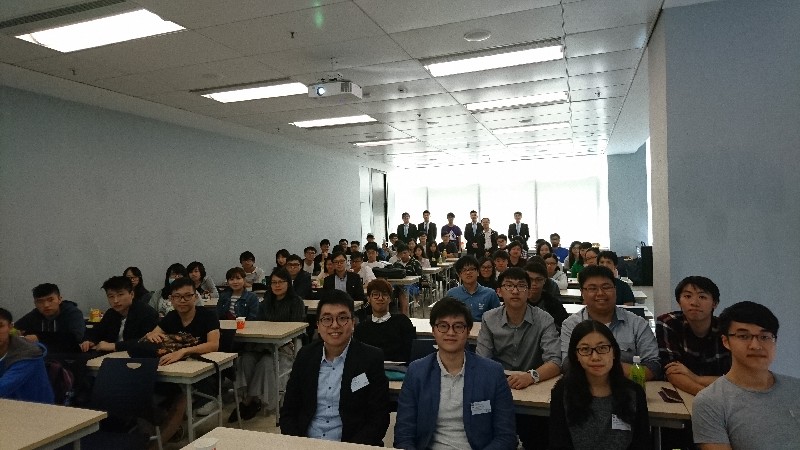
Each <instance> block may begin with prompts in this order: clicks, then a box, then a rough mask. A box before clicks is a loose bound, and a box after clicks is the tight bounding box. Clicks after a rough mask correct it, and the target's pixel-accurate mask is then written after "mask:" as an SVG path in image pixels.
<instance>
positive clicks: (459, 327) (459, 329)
mask: <svg viewBox="0 0 800 450" xmlns="http://www.w3.org/2000/svg"><path fill="white" fill-rule="evenodd" d="M434 328H436V331H438V332H439V333H442V334H445V333H447V332H448V331H450V328H452V329H453V332H455V333H456V334H461V333H463V332H464V330H466V329H467V324H465V323H463V322H456V323H454V324H452V325H451V324H449V323H447V322H439V323H437V324H436V325H434Z"/></svg>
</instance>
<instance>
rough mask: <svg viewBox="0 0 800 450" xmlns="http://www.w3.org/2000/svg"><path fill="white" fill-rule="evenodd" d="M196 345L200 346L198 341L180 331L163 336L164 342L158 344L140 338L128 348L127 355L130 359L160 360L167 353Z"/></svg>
mask: <svg viewBox="0 0 800 450" xmlns="http://www.w3.org/2000/svg"><path fill="white" fill-rule="evenodd" d="M196 345H200V339H198V338H196V337H194V336H192V335H191V334H189V333H186V332H183V331H181V332H180V333H176V334H167V335H164V340H162V341H161V342H159V343H155V342H150V341H148V340H147V338H145V337H142V338H141V339H139V341H138V342H136V343H135V344H132V345H130V346H129V347H128V355H130V357H131V358H160V357H162V356H164V355H166V354H167V353H172V352H174V351H176V350H180V349H182V348H187V347H194V346H196Z"/></svg>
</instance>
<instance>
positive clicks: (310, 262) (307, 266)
mask: <svg viewBox="0 0 800 450" xmlns="http://www.w3.org/2000/svg"><path fill="white" fill-rule="evenodd" d="M303 255H304V256H305V258H303V272H307V273H308V274H309V275H316V274H317V273H319V272H318V271H317V270H316V269H317V267H319V266H317V264H316V262H314V258H316V257H317V249H316V248H314V247H312V246H308V247H306V248H304V249H303Z"/></svg>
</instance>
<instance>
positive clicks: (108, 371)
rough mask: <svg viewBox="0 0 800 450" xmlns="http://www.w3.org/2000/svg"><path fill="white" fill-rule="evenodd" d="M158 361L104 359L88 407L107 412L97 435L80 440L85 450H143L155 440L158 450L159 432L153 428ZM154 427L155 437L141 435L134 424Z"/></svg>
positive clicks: (158, 429) (159, 443) (159, 445)
mask: <svg viewBox="0 0 800 450" xmlns="http://www.w3.org/2000/svg"><path fill="white" fill-rule="evenodd" d="M157 370H158V358H106V359H104V360H103V363H102V364H101V365H100V370H99V371H98V373H97V377H96V378H95V382H94V386H93V388H92V396H91V400H90V401H89V405H88V407H89V408H90V409H97V410H101V411H106V412H107V413H108V418H106V419H104V420H103V422H101V424H100V431H97V432H95V433H92V434H90V435H89V436H86V437H84V438H83V439H82V440H81V446H82V448H84V449H93V448H96V449H109V448H113V449H114V450H125V449H143V448H145V446H146V445H147V442H148V441H152V440H155V441H156V442H157V443H158V448H159V450H161V448H162V447H161V429H160V428H159V427H158V425H156V423H155V422H156V421H155V410H154V407H153V402H152V399H153V388H154V386H155V383H156V377H157ZM138 419H143V420H145V421H147V422H149V423H151V424H153V425H154V427H155V435H152V436H151V435H150V434H149V433H147V434H142V432H141V431H140V430H138V424H137V420H138Z"/></svg>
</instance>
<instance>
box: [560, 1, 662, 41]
mask: <svg viewBox="0 0 800 450" xmlns="http://www.w3.org/2000/svg"><path fill="white" fill-rule="evenodd" d="M649 3H652V1H649V0H583V1H580V2H575V3H569V4H566V5H564V23H565V28H566V30H567V35H570V34H575V33H582V32H585V31H594V30H602V29H605V28H617V27H623V26H627V25H636V24H643V23H648V22H654V21H655V19H656V15H657V13H658V10H657V8H653V7H652V6H653V5H651V4H649Z"/></svg>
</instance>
